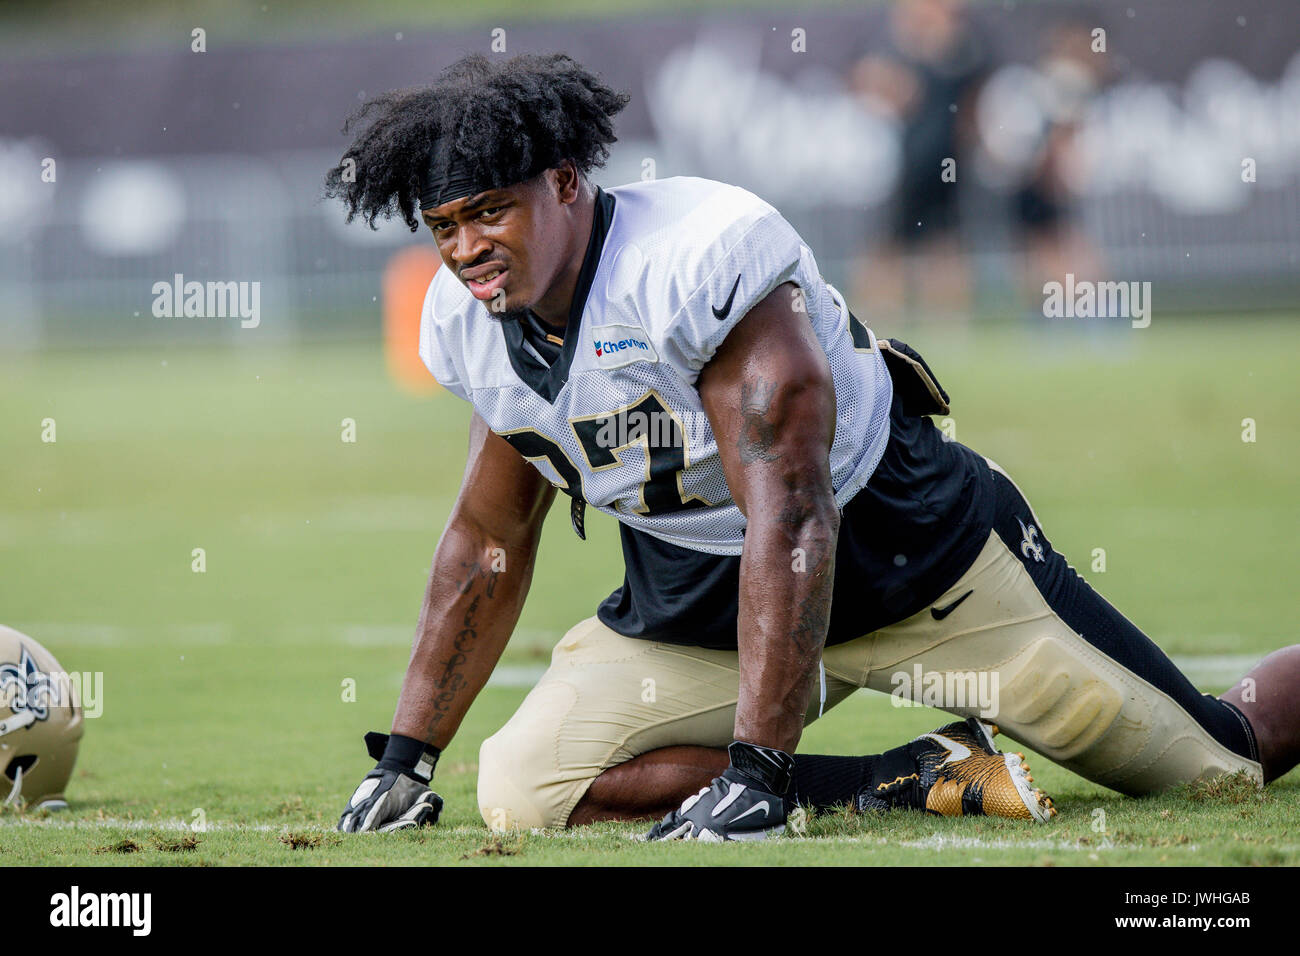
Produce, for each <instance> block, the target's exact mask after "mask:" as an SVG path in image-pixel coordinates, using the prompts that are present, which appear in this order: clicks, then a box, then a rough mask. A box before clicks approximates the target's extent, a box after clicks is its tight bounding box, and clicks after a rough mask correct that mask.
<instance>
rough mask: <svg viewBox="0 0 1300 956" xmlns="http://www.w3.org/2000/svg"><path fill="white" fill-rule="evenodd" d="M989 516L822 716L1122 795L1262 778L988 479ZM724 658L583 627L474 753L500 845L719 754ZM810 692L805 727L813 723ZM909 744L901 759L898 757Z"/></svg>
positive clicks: (727, 713) (847, 677) (1238, 743)
mask: <svg viewBox="0 0 1300 956" xmlns="http://www.w3.org/2000/svg"><path fill="white" fill-rule="evenodd" d="M989 465H990V467H991V468H992V469H993V472H994V482H995V488H996V489H997V494H998V501H999V505H998V513H997V519H996V520H995V524H994V528H993V530H992V531H991V532H990V534H989V537H988V540H987V542H986V543H985V545H984V548H983V550H982V551H981V552H980V554H979V556H978V557H977V558H976V559H975V561H974V562H973V563H972V565H971V566H970V568H969V569H968V570H967V571H966V572H965V574H963V575H962V576H961V578H960V579H959V580H958V581H957V582H956V583H955V584H954V585H953V586H952V587H951V588H949V589H948V590H947V591H945V592H944V593H943V594H940V595H936V596H935V599H934V600H933V602H932V607H927V608H926V609H925V610H923V611H921V612H920V613H918V614H915V615H913V616H912V617H910V618H907V619H906V620H903V621H900V622H898V623H896V624H891V625H889V626H888V627H883V628H881V629H879V630H877V631H874V632H872V633H870V634H867V635H864V636H863V637H860V638H857V639H856V640H853V641H848V642H846V643H843V644H837V645H835V646H833V647H828V648H826V651H825V654H824V657H823V660H824V666H825V680H826V684H825V704H824V708H825V709H826V710H829V709H830V708H831V707H834V706H835V705H836V704H838V703H839V702H840V701H842V700H843V699H844V698H845V697H847V696H848V695H849V694H851V693H852V692H853V691H855V690H857V689H858V688H861V687H869V688H871V689H873V690H878V691H882V692H884V693H890V694H894V695H895V696H902V697H907V698H909V699H911V700H914V701H916V702H919V703H926V704H931V705H933V706H937V707H940V708H942V709H944V710H947V711H950V712H952V713H954V714H959V715H962V716H967V715H971V714H976V715H979V716H981V717H983V718H985V719H986V720H991V721H995V722H996V723H997V724H998V725H999V726H1000V727H1001V729H1002V731H1003V733H1005V734H1006V735H1007V736H1009V737H1010V738H1012V739H1013V740H1016V741H1018V742H1020V743H1021V744H1023V745H1025V746H1027V747H1030V748H1032V749H1034V750H1036V751H1038V752H1039V753H1041V754H1043V755H1044V756H1047V757H1049V758H1050V759H1052V760H1054V761H1056V762H1057V763H1060V764H1062V765H1063V766H1065V767H1068V768H1069V769H1070V770H1073V771H1075V772H1076V773H1078V774H1080V775H1082V776H1084V777H1086V778H1087V779H1089V780H1092V781H1095V782H1097V783H1100V784H1103V785H1105V786H1107V787H1111V788H1113V789H1115V790H1118V791H1120V792H1122V793H1127V794H1134V795H1137V794H1144V793H1151V792H1155V791H1158V790H1162V789H1164V788H1166V787H1169V786H1171V785H1173V784H1176V783H1180V782H1184V781H1189V780H1194V779H1197V778H1202V777H1208V776H1214V775H1218V774H1222V773H1230V772H1233V771H1238V770H1245V771H1247V772H1248V773H1250V774H1251V775H1253V776H1254V777H1255V778H1256V779H1259V780H1262V774H1261V771H1260V766H1259V763H1258V756H1257V754H1256V751H1255V745H1254V739H1253V736H1252V735H1251V731H1250V728H1249V725H1248V724H1247V723H1246V721H1245V718H1244V717H1242V716H1241V714H1240V712H1239V711H1237V710H1236V708H1234V707H1232V706H1231V705H1229V704H1226V703H1224V702H1222V701H1219V700H1217V699H1216V698H1213V697H1211V696H1209V695H1204V694H1200V693H1198V692H1197V691H1196V690H1195V688H1194V687H1192V685H1191V684H1190V682H1188V681H1187V679H1186V678H1185V677H1183V675H1182V674H1181V673H1179V672H1178V671H1177V669H1176V668H1175V667H1174V666H1173V664H1172V663H1170V662H1169V659H1168V658H1167V657H1166V656H1165V655H1164V654H1163V653H1161V652H1160V650H1159V649H1158V648H1157V647H1156V646H1155V645H1154V644H1152V643H1151V642H1150V640H1148V639H1147V638H1146V637H1145V636H1144V635H1142V633H1141V632H1140V631H1139V630H1138V629H1137V628H1136V627H1134V626H1133V625H1132V624H1131V623H1130V622H1128V621H1127V619H1125V618H1124V617H1123V616H1122V615H1121V614H1120V613H1119V612H1118V611H1116V610H1115V609H1114V608H1112V607H1111V606H1110V605H1109V604H1107V603H1106V602H1105V601H1104V600H1102V599H1101V598H1100V596H1098V595H1097V594H1096V593H1095V592H1094V591H1092V589H1091V588H1089V587H1088V585H1087V584H1086V583H1085V582H1084V581H1083V579H1082V578H1081V577H1079V576H1078V575H1077V574H1076V572H1075V571H1074V569H1073V568H1071V567H1069V565H1068V564H1066V562H1065V559H1064V558H1063V557H1061V555H1059V554H1058V553H1056V552H1055V551H1053V550H1052V548H1051V545H1050V543H1049V542H1048V541H1047V539H1046V538H1045V537H1044V535H1043V533H1042V526H1041V524H1039V522H1038V519H1037V518H1036V517H1035V516H1034V514H1033V512H1032V510H1031V509H1030V508H1029V505H1028V504H1027V503H1026V502H1025V500H1024V498H1023V496H1021V495H1020V493H1019V490H1018V489H1016V487H1015V485H1014V484H1013V483H1012V482H1011V480H1010V479H1009V478H1008V477H1007V476H1006V475H1005V474H1004V473H1003V472H1002V471H1001V470H1000V469H999V468H998V467H997V466H996V465H995V464H993V463H992V462H989ZM738 668H739V661H738V656H737V653H736V652H735V651H721V650H707V649H703V648H694V647H686V646H680V645H675V644H660V643H654V642H650V641H644V640H638V639H634V638H628V637H623V636H622V635H620V634H617V633H615V632H614V631H613V630H611V629H610V628H608V627H606V626H605V625H604V624H602V623H601V622H600V621H599V620H598V619H596V618H594V617H592V618H588V619H587V620H585V621H583V622H581V623H580V624H578V625H576V626H575V627H574V628H573V629H572V630H570V631H569V632H568V633H567V634H566V635H565V636H564V638H563V639H562V640H561V641H560V642H559V644H557V645H556V647H555V650H554V652H553V653H552V655H551V666H550V668H549V669H548V670H547V671H546V673H545V674H544V675H543V676H542V678H541V680H540V681H539V682H538V684H537V686H536V687H534V688H533V690H532V691H531V692H530V693H529V694H528V696H527V698H526V699H525V700H524V702H523V704H521V705H520V707H519V710H518V711H517V712H516V713H515V715H514V716H513V717H511V719H510V720H509V722H508V723H507V724H506V725H505V726H504V727H502V728H501V730H499V731H498V732H497V733H495V734H493V735H492V736H491V737H489V738H488V739H487V740H486V741H484V743H483V746H482V748H481V750H480V753H479V779H478V802H479V809H480V811H481V812H482V814H483V819H484V821H485V822H486V823H487V824H488V826H490V827H492V828H494V829H505V828H510V827H544V826H564V825H565V824H566V823H567V822H568V818H569V815H570V813H572V811H573V809H574V807H575V806H577V804H578V801H579V800H581V799H582V795H583V794H584V793H586V791H587V787H588V786H590V784H591V781H592V780H594V779H595V778H596V777H597V776H598V775H599V774H600V773H601V772H603V771H604V770H607V769H608V768H610V767H614V766H616V765H618V764H620V763H622V762H624V761H626V760H630V759H631V758H633V757H635V756H637V755H638V754H643V753H646V752H648V751H651V750H656V749H659V748H661V747H671V746H676V745H682V744H689V745H696V746H704V747H719V748H720V747H725V746H727V744H729V743H731V741H732V732H733V727H734V723H735V714H736V700H737V696H738V685H739V669H738ZM820 696H821V695H820V694H819V693H818V692H817V691H816V690H814V693H813V702H812V706H811V708H810V712H809V713H808V715H807V717H806V722H807V723H811V722H812V721H813V720H815V719H816V717H817V713H818V709H819V706H821V702H820ZM899 743H902V741H899Z"/></svg>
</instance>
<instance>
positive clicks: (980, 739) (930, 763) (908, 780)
mask: <svg viewBox="0 0 1300 956" xmlns="http://www.w3.org/2000/svg"><path fill="white" fill-rule="evenodd" d="M996 733H997V727H996V726H994V725H992V724H985V723H983V722H982V721H980V720H979V719H978V718H976V717H967V718H966V719H965V720H962V721H957V722H955V723H951V724H948V725H947V726H944V727H940V728H939V729H938V730H934V731H931V732H930V733H928V734H922V735H921V736H920V737H917V738H916V739H915V740H913V741H912V742H911V743H910V744H908V745H907V752H908V753H909V754H910V756H911V757H912V758H913V760H914V768H915V769H914V770H913V772H911V773H909V774H900V775H898V776H896V777H895V778H894V779H893V780H890V781H888V782H883V783H879V784H877V785H876V786H875V787H871V788H865V789H864V790H862V791H861V792H859V794H858V799H857V807H858V809H859V810H893V809H903V808H911V809H916V810H924V811H926V812H927V813H934V814H938V815H940V816H945V817H962V816H968V817H969V816H988V817H1010V818H1011V819H1015V820H1033V821H1035V822H1038V823H1046V822H1047V821H1048V820H1050V819H1051V818H1052V817H1054V816H1056V808H1055V807H1054V806H1052V799H1051V797H1049V796H1047V794H1045V793H1043V791H1042V790H1039V789H1037V788H1035V787H1033V786H1032V784H1033V782H1034V778H1033V777H1031V776H1030V775H1029V766H1028V765H1027V764H1026V763H1025V762H1024V754H1018V753H1011V754H1005V753H1002V752H1000V751H999V750H998V749H997V746H996V745H995V744H994V743H993V735H994V734H996Z"/></svg>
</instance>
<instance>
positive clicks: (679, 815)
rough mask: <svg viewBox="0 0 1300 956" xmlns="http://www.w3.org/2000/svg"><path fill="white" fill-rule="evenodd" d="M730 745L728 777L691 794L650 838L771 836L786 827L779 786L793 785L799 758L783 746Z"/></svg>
mask: <svg viewBox="0 0 1300 956" xmlns="http://www.w3.org/2000/svg"><path fill="white" fill-rule="evenodd" d="M728 750H729V752H730V753H731V766H730V767H728V768H727V769H726V770H724V771H723V772H722V776H721V777H717V778H716V779H715V780H714V781H713V783H711V784H710V785H709V786H707V787H705V788H704V789H703V790H701V791H700V792H699V793H697V794H694V795H692V796H689V797H687V798H686V800H685V802H683V803H682V805H681V806H680V807H679V808H678V809H676V810H674V811H673V812H672V813H670V814H668V816H666V817H664V818H663V820H661V821H660V822H659V823H656V824H655V825H654V826H653V827H652V828H651V830H650V832H649V833H647V834H646V835H645V836H644V837H643V839H644V840H647V841H651V840H704V841H707V842H711V843H722V842H723V841H726V840H765V839H767V838H768V837H775V836H780V835H781V834H782V833H783V832H785V817H786V803H785V799H784V797H781V796H778V795H777V793H776V791H780V792H781V793H785V792H786V791H788V790H789V788H790V773H791V771H792V770H793V768H794V759H793V758H792V757H790V755H789V754H787V753H784V752H783V751H780V750H773V749H771V748H769V747H758V746H755V745H753V744H746V743H741V742H739V741H737V742H736V743H733V744H732V745H731V746H730V747H729V748H728ZM739 768H743V769H739Z"/></svg>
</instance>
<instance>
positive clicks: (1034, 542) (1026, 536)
mask: <svg viewBox="0 0 1300 956" xmlns="http://www.w3.org/2000/svg"><path fill="white" fill-rule="evenodd" d="M1016 523H1017V524H1019V525H1020V538H1021V540H1020V553H1021V554H1023V555H1024V556H1025V557H1026V558H1033V559H1034V560H1035V561H1037V562H1038V563H1039V564H1042V563H1043V554H1044V553H1045V552H1044V551H1043V546H1042V545H1041V544H1039V543H1038V529H1037V528H1035V527H1034V526H1033V525H1026V524H1025V523H1024V522H1023V521H1021V520H1020V519H1019V518H1017V519H1016Z"/></svg>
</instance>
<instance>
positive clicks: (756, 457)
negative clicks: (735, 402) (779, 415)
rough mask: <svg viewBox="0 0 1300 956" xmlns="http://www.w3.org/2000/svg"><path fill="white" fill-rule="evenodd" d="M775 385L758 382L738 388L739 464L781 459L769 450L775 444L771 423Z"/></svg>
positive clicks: (759, 380)
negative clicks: (739, 420) (739, 418)
mask: <svg viewBox="0 0 1300 956" xmlns="http://www.w3.org/2000/svg"><path fill="white" fill-rule="evenodd" d="M775 394H776V385H775V384H774V383H772V382H765V381H764V380H763V379H761V378H760V379H758V380H757V381H754V382H744V383H742V384H741V386H740V414H741V425H740V439H739V441H737V442H736V447H737V448H738V449H739V451H740V461H741V464H744V465H748V464H752V463H753V462H756V461H769V462H770V461H778V460H780V458H781V456H780V455H779V454H778V453H776V452H774V451H772V447H773V446H774V445H775V444H776V425H775V424H774V423H773V422H772V420H771V417H770V415H771V407H772V397H773V396H774V395H775Z"/></svg>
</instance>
